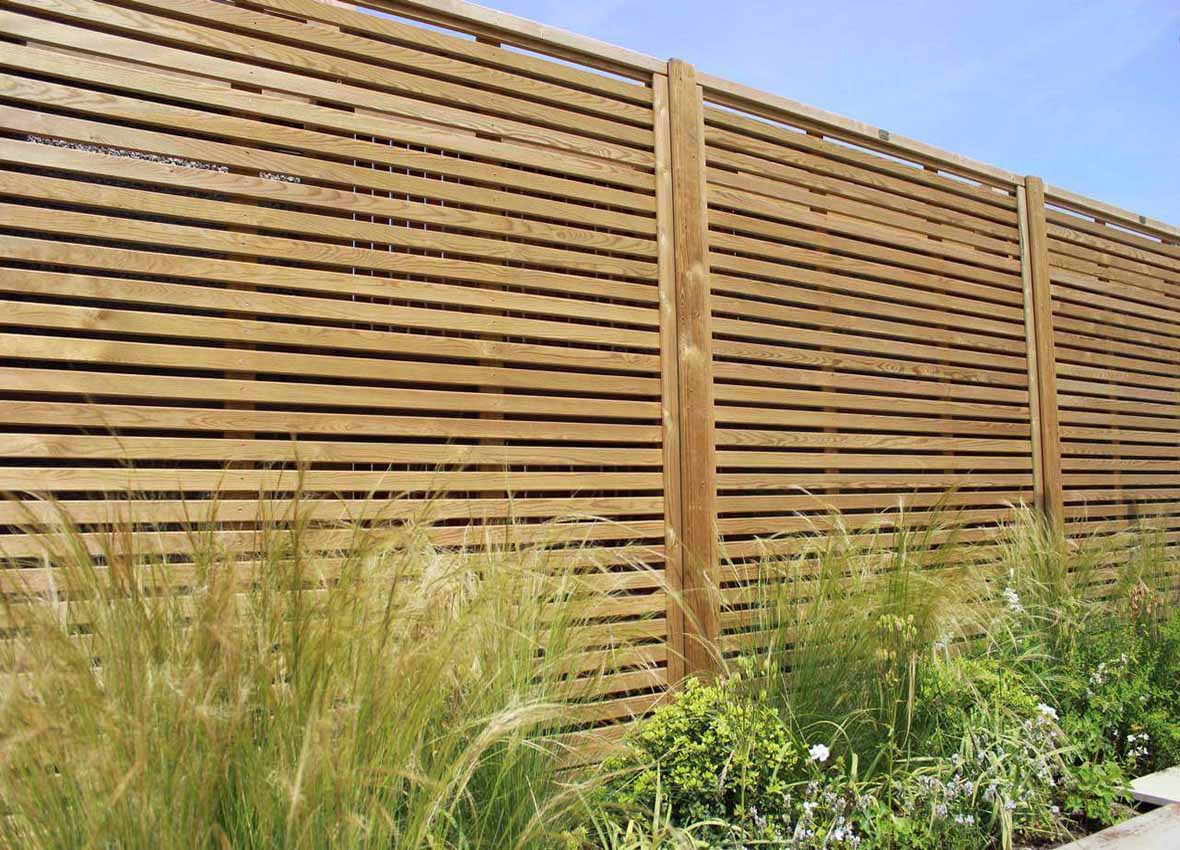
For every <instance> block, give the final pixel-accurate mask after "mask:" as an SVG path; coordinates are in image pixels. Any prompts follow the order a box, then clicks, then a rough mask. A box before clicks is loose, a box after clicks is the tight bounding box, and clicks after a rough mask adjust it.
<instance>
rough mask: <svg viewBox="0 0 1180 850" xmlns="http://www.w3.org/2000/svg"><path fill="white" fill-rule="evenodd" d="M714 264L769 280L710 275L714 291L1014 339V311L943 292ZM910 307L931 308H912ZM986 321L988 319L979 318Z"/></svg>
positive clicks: (720, 257) (770, 267) (789, 269)
mask: <svg viewBox="0 0 1180 850" xmlns="http://www.w3.org/2000/svg"><path fill="white" fill-rule="evenodd" d="M717 264H718V266H719V267H720V268H726V269H729V270H732V271H734V272H737V273H738V274H742V273H749V274H752V275H758V276H760V277H764V278H770V279H771V280H770V281H760V280H751V279H748V278H743V277H734V276H732V275H726V274H717V275H715V276H714V279H715V282H714V284H713V290H714V292H724V293H727V294H734V295H739V296H743V295H744V296H751V297H754V298H762V299H767V300H774V301H784V302H794V303H797V304H806V305H809V306H816V307H823V308H824V309H826V310H843V311H847V312H869V313H874V314H875V313H886V314H887V315H888V316H889V317H890V318H898V319H910V320H912V321H915V322H924V323H926V324H934V325H938V324H948V323H951V322H961V321H964V318H965V320H966V321H969V322H971V323H972V326H973V327H974V328H977V329H978V330H982V331H988V330H991V331H993V332H995V333H1000V334H1005V335H1008V336H1011V335H1013V330H1012V328H1013V326H1015V325H1016V323H1017V321H1018V320H1019V319H1020V315H1021V314H1020V311H1019V309H1018V308H1016V307H1014V306H1009V305H1006V304H997V303H995V302H994V301H982V300H979V301H977V300H975V299H972V298H970V297H962V296H969V295H970V293H962V296H957V295H952V294H949V293H946V292H926V291H922V290H915V289H914V288H913V287H910V286H907V285H905V284H895V283H881V282H878V281H873V280H866V279H864V278H859V277H858V278H850V277H843V276H841V275H833V274H825V273H822V272H815V271H812V270H810V269H806V268H804V269H800V268H796V267H795V266H793V265H785V264H784V265H781V266H780V265H778V264H776V263H768V262H765V261H762V260H750V259H747V258H745V257H742V258H734V257H731V256H729V255H726V254H723V253H718V254H717ZM803 284H814V285H817V286H822V287H824V289H821V290H818V291H817V290H816V289H812V288H808V287H805V286H804V285H803ZM964 288H966V287H964ZM833 290H834V291H833ZM960 291H961V290H960ZM845 293H851V294H845ZM887 299H904V301H908V302H910V303H909V304H906V303H897V302H896V301H894V300H887ZM914 304H918V305H931V306H929V307H922V306H913V305H914ZM985 316H987V317H990V318H984V317H985Z"/></svg>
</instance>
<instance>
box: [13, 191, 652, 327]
mask: <svg viewBox="0 0 1180 850" xmlns="http://www.w3.org/2000/svg"><path fill="white" fill-rule="evenodd" d="M18 214H19V215H20V216H21V219H20V221H21V224H22V226H24V227H27V228H29V229H31V230H36V231H38V232H51V233H57V234H60V235H68V236H76V237H90V238H95V237H97V238H107V239H111V238H115V237H117V238H119V239H120V241H122V240H124V239H125V240H128V241H135V242H138V243H146V244H148V245H158V246H165V247H189V248H194V249H195V248H200V247H204V248H206V249H207V250H210V251H218V250H226V249H228V251H229V252H232V253H233V254H235V255H237V256H239V257H241V256H259V255H262V256H269V257H271V258H273V259H283V258H284V256H285V251H288V250H289V251H298V252H301V253H303V254H305V255H308V254H312V253H313V252H314V253H318V254H319V255H321V257H322V259H321V262H322V263H324V264H325V265H332V266H336V267H344V268H348V269H354V268H368V269H372V270H374V271H389V272H395V273H401V274H430V273H431V272H428V271H425V269H428V268H432V269H434V270H435V271H436V272H437V271H444V270H446V269H448V268H450V269H453V271H452V273H451V275H450V277H452V278H455V279H464V278H468V279H470V277H472V276H475V277H476V279H477V280H479V281H481V282H493V281H495V282H499V281H501V280H502V281H503V282H504V283H506V284H512V283H516V284H517V285H522V282H523V281H526V280H528V279H529V278H530V277H531V276H533V275H538V274H539V275H550V274H556V273H553V272H536V271H530V270H525V269H518V268H512V267H509V266H496V265H492V264H487V263H478V264H468V263H465V262H464V261H453V260H449V259H447V258H443V257H424V256H419V255H416V254H393V253H390V252H386V251H377V250H373V249H368V248H351V247H348V246H336V245H322V244H321V245H317V246H315V247H314V248H313V247H310V246H309V245H308V244H307V243H303V242H300V241H299V240H296V239H281V238H278V237H268V236H257V235H254V234H250V233H231V232H227V231H210V230H205V229H203V228H198V227H188V226H183V225H172V224H157V223H155V222H144V221H138V220H135V219H126V218H118V217H114V216H100V215H91V214H88V213H76V212H70V211H66V210H49V209H37V208H33V207H28V206H21V205H18V204H5V203H0V216H5V215H18ZM288 258H289V255H288ZM169 260H170V262H171V263H172V264H173V265H175V266H183V265H184V263H185V261H186V260H187V258H181V257H179V256H177V255H171V256H170V257H169ZM472 266H475V267H478V269H479V271H478V273H476V271H475V269H474V268H472ZM267 268H269V267H267ZM377 306H378V305H372V309H373V311H374V312H373V313H371V314H370V322H373V323H376V322H378V321H380V322H382V323H384V324H403V323H404V324H409V325H410V326H415V325H419V326H423V327H436V328H444V327H445V328H450V329H454V330H460V329H467V330H471V331H476V332H485V333H486V332H489V331H493V330H499V331H501V332H503V333H513V332H515V333H516V334H519V335H522V336H527V335H533V336H536V337H537V338H545V336H546V335H551V338H554V339H562V340H571V341H572V340H581V341H583V342H591V343H600V344H606V345H626V346H631V347H635V348H656V347H657V345H658V338H657V335H656V333H655V332H654V331H639V330H630V329H626V328H608V327H605V326H591V325H579V324H571V323H564V322H549V321H543V320H539V319H513V318H509V317H499V316H489V315H486V314H476V313H459V312H444V311H440V310H430V309H426V308H415V307H398V306H393V305H381V307H382V308H383V309H382V310H381V311H380V312H381V313H383V314H384V315H383V318H382V319H380V320H379V319H378V318H377V316H378V312H377ZM399 314H400V315H401V316H404V317H405V318H404V319H403V320H402V321H400V322H399V321H398V319H397V318H396V317H397V316H398V315H399ZM530 331H531V334H530Z"/></svg>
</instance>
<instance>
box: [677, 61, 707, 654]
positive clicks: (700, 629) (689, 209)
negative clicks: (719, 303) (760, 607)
mask: <svg viewBox="0 0 1180 850" xmlns="http://www.w3.org/2000/svg"><path fill="white" fill-rule="evenodd" d="M668 89H669V109H670V128H671V145H670V147H671V166H672V191H673V196H674V198H675V205H676V211H675V216H674V221H673V250H674V254H675V273H676V315H677V323H678V324H677V340H678V351H679V356H678V363H679V372H680V374H679V392H680V408H679V414H680V415H679V421H680V429H681V431H680V445H681V486H682V500H681V503H682V507H683V523H682V525H683V533H684V538H683V550H682V551H683V571H684V586H683V591H682V593H683V598H684V605H685V614H684V658H685V672H686V673H687V674H689V675H706V676H707V675H710V674H713V673H715V672H716V671H717V661H718V659H717V656H716V649H715V645H716V641H717V637H718V634H719V631H718V619H717V614H718V612H717V610H716V602H715V599H714V595H713V594H714V591H713V588H714V587H716V584H717V582H716V576H717V551H716V544H715V540H714V522H715V520H716V515H717V513H716V508H715V506H714V498H715V496H716V485H715V483H714V481H715V478H714V476H715V475H716V459H715V448H714V443H713V440H714V421H713V380H712V375H711V374H710V371H711V370H710V367H711V365H712V361H713V355H712V342H713V331H712V327H711V303H710V300H711V299H710V287H709V273H710V269H709V232H708V219H707V215H708V211H707V201H706V197H705V150H704V118H703V116H702V99H701V93H700V89H699V87H698V85H697V82H696V70H695V69H694V68H693V67H692V66H691V65H689V64H687V63H685V62H682V61H680V60H675V59H674V60H672V61H671V62H669V63H668Z"/></svg>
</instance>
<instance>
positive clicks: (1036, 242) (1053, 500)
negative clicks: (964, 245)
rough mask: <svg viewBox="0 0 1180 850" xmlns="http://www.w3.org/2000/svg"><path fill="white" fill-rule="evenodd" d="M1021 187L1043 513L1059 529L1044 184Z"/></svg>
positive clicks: (1058, 462)
mask: <svg viewBox="0 0 1180 850" xmlns="http://www.w3.org/2000/svg"><path fill="white" fill-rule="evenodd" d="M1024 185H1025V211H1026V214H1027V216H1028V222H1027V229H1028V274H1029V280H1030V284H1031V289H1032V293H1031V294H1032V314H1033V334H1034V335H1035V342H1036V347H1037V355H1036V360H1037V378H1038V381H1037V384H1038V389H1037V392H1038V395H1039V397H1040V417H1039V418H1040V429H1039V430H1040V436H1041V454H1040V457H1041V469H1042V472H1041V476H1042V480H1043V486H1044V488H1045V496H1044V510H1045V513H1046V514H1047V515H1048V517H1049V520H1050V522H1052V523H1053V524H1054V525H1056V526H1061V524H1062V522H1063V517H1064V510H1065V508H1064V497H1063V493H1062V486H1063V484H1062V475H1061V436H1060V433H1059V412H1058V403H1059V399H1058V395H1057V356H1056V345H1055V340H1054V329H1053V301H1052V295H1051V292H1050V281H1049V245H1048V237H1047V235H1046V232H1045V227H1046V224H1045V184H1044V182H1043V181H1042V180H1041V179H1040V178H1039V177H1028V178H1026V179H1025V183H1024Z"/></svg>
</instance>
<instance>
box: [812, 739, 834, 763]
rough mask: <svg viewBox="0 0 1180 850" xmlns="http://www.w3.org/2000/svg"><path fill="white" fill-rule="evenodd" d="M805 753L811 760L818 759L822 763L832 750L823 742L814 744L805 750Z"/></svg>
mask: <svg viewBox="0 0 1180 850" xmlns="http://www.w3.org/2000/svg"><path fill="white" fill-rule="evenodd" d="M807 754H808V755H809V756H811V760H812V761H818V762H819V763H820V764H823V763H824V762H825V761H827V760H828V756H830V755H831V754H832V751H831V750H829V749H828V748H827V747H825V746H824V745H823V744H816V745H815V746H813V747H812V748H811V749H810V750H808V751H807Z"/></svg>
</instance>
